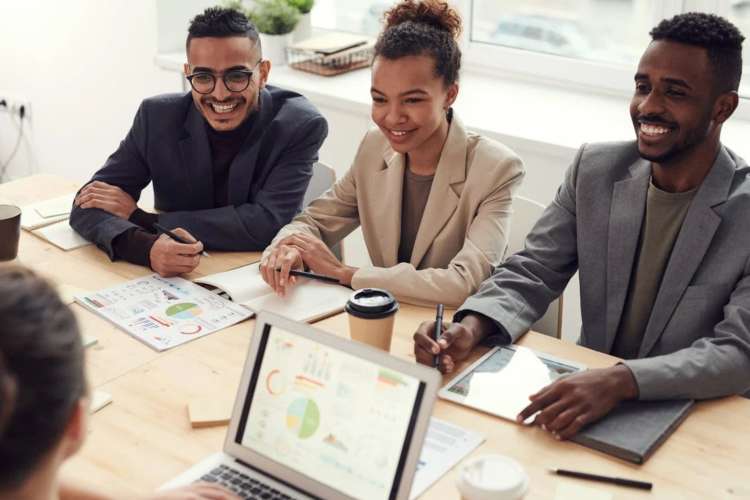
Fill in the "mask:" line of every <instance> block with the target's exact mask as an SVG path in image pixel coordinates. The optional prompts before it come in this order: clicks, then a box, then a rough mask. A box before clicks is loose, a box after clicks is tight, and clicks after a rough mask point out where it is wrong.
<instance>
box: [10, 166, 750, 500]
mask: <svg viewBox="0 0 750 500" xmlns="http://www.w3.org/2000/svg"><path fill="white" fill-rule="evenodd" d="M76 188H77V186H76V185H75V184H73V183H71V182H69V181H65V180H63V179H61V178H58V177H52V176H34V177H30V178H25V179H21V180H18V181H14V182H10V183H7V184H3V185H0V203H8V202H11V203H16V204H24V203H29V202H33V201H39V200H44V199H48V198H51V197H54V196H58V195H61V194H65V193H68V192H71V191H74V190H75V189H76ZM258 258H259V254H258V253H257V252H255V253H253V252H247V253H219V252H212V253H211V257H210V258H204V259H202V261H201V265H200V266H199V267H198V269H196V271H195V272H194V273H193V274H192V275H191V276H188V278H190V277H197V276H199V275H204V274H210V273H214V272H218V271H222V270H227V269H232V268H235V267H238V266H240V265H243V264H246V263H250V262H253V261H256V260H257V259H258ZM17 260H18V262H19V263H21V264H23V265H26V266H28V267H31V268H33V269H35V270H37V271H39V272H41V273H43V274H45V275H46V276H48V277H50V278H51V279H53V280H54V281H55V282H57V283H58V284H66V285H72V286H76V287H79V288H82V289H85V290H96V289H100V288H104V287H107V286H110V285H114V284H117V283H120V282H123V281H125V280H127V279H132V278H134V277H137V276H142V275H146V274H149V271H148V270H147V269H144V268H141V267H138V266H134V265H130V264H127V263H122V262H116V263H112V262H110V261H109V259H108V258H107V257H106V256H105V255H104V254H103V253H102V252H101V251H99V250H98V249H96V248H95V247H94V246H88V247H84V248H80V249H77V250H73V251H70V252H63V251H62V250H59V249H57V248H56V247H54V246H52V245H51V244H49V243H47V242H45V241H44V240H42V239H39V238H37V237H36V236H34V235H32V234H30V233H28V232H25V231H22V235H21V242H20V250H19V257H18V259H17ZM71 307H72V308H73V310H74V311H75V313H76V316H77V317H78V319H79V321H80V324H81V327H82V330H83V332H84V333H86V334H90V335H94V336H95V337H97V339H98V343H97V344H96V345H94V346H93V347H92V348H89V350H88V352H87V370H88V376H89V380H90V383H91V385H92V387H93V388H96V389H102V390H104V391H107V392H109V393H110V394H111V395H112V397H113V400H114V402H113V404H111V405H109V406H107V407H105V408H104V409H102V410H100V411H99V412H97V413H96V414H94V415H93V417H92V419H91V432H90V435H89V438H88V440H87V442H86V444H85V446H84V448H83V450H82V451H81V452H80V453H79V454H78V455H77V456H76V457H74V458H73V459H71V460H70V461H69V462H68V463H67V464H66V466H65V467H64V472H63V473H64V475H65V476H66V477H71V478H76V479H80V480H82V481H85V482H86V483H88V484H91V485H94V486H99V487H101V488H103V489H105V490H107V491H111V492H117V493H119V494H120V495H122V496H123V497H124V498H130V497H135V496H137V495H140V494H143V493H146V492H148V491H150V490H153V489H155V488H156V487H158V486H159V485H160V484H162V483H164V482H165V481H167V480H168V479H170V478H172V477H173V476H175V475H177V474H178V473H180V472H181V471H183V470H184V469H186V468H187V467H189V466H190V465H192V464H193V463H195V462H197V461H198V460H200V459H202V458H203V457H205V456H207V455H209V454H211V453H213V452H215V451H218V450H220V449H221V446H222V443H223V439H224V434H225V431H226V427H215V428H206V429H192V428H191V427H190V424H189V422H188V418H187V410H186V404H187V402H188V401H190V400H191V399H194V398H205V397H215V398H216V399H217V400H228V401H229V400H231V399H232V398H233V396H234V394H235V392H236V388H237V384H238V382H239V377H240V374H241V370H242V367H243V363H244V361H245V355H246V352H247V348H248V345H249V341H250V337H251V335H252V331H253V327H254V321H253V320H250V321H245V322H243V323H240V324H238V325H235V326H233V327H231V328H227V329H225V330H222V331H220V332H217V333H215V334H212V335H209V336H206V337H203V338H200V339H197V340H195V341H193V342H190V343H188V344H185V345H182V346H178V347H176V348H174V349H172V350H169V351H166V352H163V353H157V352H155V351H153V350H151V349H150V348H148V347H146V346H145V345H143V344H141V343H140V342H138V341H136V340H135V339H133V338H131V337H130V336H128V335H127V334H125V333H124V332H122V331H119V330H117V329H116V328H115V327H114V326H112V325H111V324H110V323H108V322H106V321H105V320H103V319H100V318H99V317H98V316H95V315H94V314H92V313H90V312H88V311H86V310H84V309H83V308H81V307H80V306H78V305H77V304H74V305H72V306H71ZM433 315H434V311H433V310H432V309H428V308H421V307H416V306H410V305H406V304H402V308H401V310H400V311H399V313H398V315H397V318H396V325H395V334H394V341H393V345H392V349H391V351H392V354H394V355H396V356H399V357H404V358H408V359H412V360H413V358H414V356H413V352H412V340H411V337H412V334H413V332H414V330H415V329H416V327H417V325H418V324H419V323H420V322H421V321H423V320H426V319H430V318H431V317H432V316H433ZM315 326H316V327H318V328H322V329H324V330H328V331H330V332H333V333H336V334H338V335H341V336H348V326H347V319H346V316H345V315H344V314H339V315H336V316H332V317H330V318H328V319H325V320H322V321H319V322H317V323H316V324H315ZM520 344H522V345H525V346H528V347H532V348H535V349H538V350H541V351H545V352H548V353H551V354H554V355H556V356H559V357H562V358H566V359H570V360H573V361H577V362H580V363H583V364H585V365H587V366H589V367H604V366H609V365H611V364H612V363H613V362H614V361H615V360H616V358H613V357H611V356H608V355H605V354H601V353H598V352H595V351H592V350H589V349H585V348H582V347H579V346H576V345H573V344H570V343H566V342H562V341H559V340H556V339H553V338H550V337H545V336H543V335H539V334H536V333H533V332H532V333H529V334H527V335H525V336H524V337H523V339H522V340H521V342H520ZM480 354H481V352H478V353H477V354H476V355H477V356H478V355H480ZM448 379H449V377H447V378H446V379H445V381H446V382H447V381H448ZM434 415H435V416H436V417H439V418H442V419H445V420H448V421H451V422H454V423H456V424H459V425H461V426H463V427H465V428H468V429H472V430H475V431H478V432H480V433H482V434H484V435H485V436H486V437H487V440H486V442H485V443H484V444H483V445H482V446H480V447H479V448H478V449H477V450H476V451H475V452H474V453H473V455H478V454H484V453H502V454H505V455H509V456H511V457H513V458H515V459H516V460H518V461H519V462H521V463H522V464H523V466H524V468H525V469H526V472H527V473H528V475H529V478H530V490H529V492H528V494H527V496H526V498H535V499H536V498H544V499H548V498H549V499H551V498H556V496H555V495H556V493H557V491H558V487H561V486H566V483H567V486H574V487H580V486H582V487H585V488H589V489H591V488H593V489H595V490H596V492H598V493H604V494H608V495H611V496H609V498H616V499H621V498H622V499H625V498H647V497H649V496H650V497H652V498H701V499H705V498H715V499H718V498H727V499H729V498H747V497H750V486H748V483H747V477H746V476H747V474H748V472H750V465H749V464H750V462H748V459H749V457H750V400H746V399H744V398H740V397H729V398H723V399H720V400H715V401H705V402H701V403H699V404H698V405H697V407H696V408H695V410H694V411H693V413H692V414H691V415H690V416H689V417H688V419H687V420H686V421H685V422H684V423H683V424H682V425H681V426H680V428H679V429H678V430H677V431H676V432H675V434H673V435H672V437H670V438H669V440H667V442H666V443H665V444H664V445H663V446H662V447H661V448H660V449H659V450H657V452H656V453H655V454H654V456H653V457H652V458H651V459H650V460H649V461H648V462H647V463H646V464H644V465H641V466H637V465H633V464H630V463H627V462H623V461H620V460H617V459H614V458H611V457H609V456H607V455H604V454H601V453H598V452H595V451H593V450H590V449H588V448H585V447H582V446H579V445H576V444H573V443H569V442H558V441H556V440H554V439H553V438H551V437H550V436H549V435H548V434H547V433H546V432H544V431H542V430H540V429H538V428H534V427H531V428H529V427H522V426H519V425H516V424H514V423H512V422H508V421H504V420H501V419H498V418H495V417H491V416H489V415H486V414H483V413H480V412H477V411H473V410H471V409H468V408H465V407H463V406H460V405H457V404H454V403H450V402H446V401H442V400H438V402H437V403H436V405H435V409H434ZM552 467H564V468H569V469H577V470H584V471H590V472H596V473H600V474H606V475H611V476H621V477H630V478H634V479H640V480H645V481H651V482H653V483H654V489H653V491H652V492H651V493H648V492H642V491H638V490H633V489H628V488H623V487H618V486H610V485H605V484H600V483H588V482H587V483H583V482H581V481H576V480H573V479H566V478H561V477H558V476H554V475H551V474H549V473H548V472H547V469H548V468H552ZM455 479H456V469H454V470H452V471H451V472H450V473H448V474H447V475H446V476H444V477H443V478H442V479H441V480H440V481H438V482H437V483H436V484H435V485H433V486H432V487H431V488H430V489H429V490H428V491H427V492H426V493H425V495H423V497H422V498H429V499H433V498H434V499H443V498H458V496H459V495H458V491H457V490H456V487H455ZM576 496H578V495H576ZM558 498H559V497H558Z"/></svg>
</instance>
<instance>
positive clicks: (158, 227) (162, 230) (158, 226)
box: [153, 222, 210, 257]
mask: <svg viewBox="0 0 750 500" xmlns="http://www.w3.org/2000/svg"><path fill="white" fill-rule="evenodd" d="M153 226H154V229H156V230H157V231H159V232H160V233H164V234H166V235H167V236H169V237H170V238H172V239H173V240H175V241H176V242H177V243H182V244H183V245H192V244H193V243H195V242H194V241H187V240H186V239H185V238H181V237H179V236H177V235H176V234H174V233H173V232H172V231H170V230H169V229H167V228H166V227H164V226H162V225H161V224H159V223H158V222H154V224H153ZM201 255H202V256H204V257H210V256H209V255H208V253H207V252H206V251H205V250H204V251H202V252H201Z"/></svg>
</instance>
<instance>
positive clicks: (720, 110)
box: [714, 90, 740, 125]
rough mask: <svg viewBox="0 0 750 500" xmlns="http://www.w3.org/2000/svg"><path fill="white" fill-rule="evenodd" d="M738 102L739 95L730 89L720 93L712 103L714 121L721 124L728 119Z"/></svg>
mask: <svg viewBox="0 0 750 500" xmlns="http://www.w3.org/2000/svg"><path fill="white" fill-rule="evenodd" d="M739 102H740V96H739V95H738V94H737V92H736V91H734V90H732V91H729V92H724V93H723V94H721V95H720V96H719V97H718V98H717V99H716V102H715V103H714V121H715V122H716V123H717V124H718V125H721V124H722V123H724V122H725V121H727V120H728V119H729V117H730V116H732V114H733V113H734V111H735V110H736V109H737V106H738V105H739Z"/></svg>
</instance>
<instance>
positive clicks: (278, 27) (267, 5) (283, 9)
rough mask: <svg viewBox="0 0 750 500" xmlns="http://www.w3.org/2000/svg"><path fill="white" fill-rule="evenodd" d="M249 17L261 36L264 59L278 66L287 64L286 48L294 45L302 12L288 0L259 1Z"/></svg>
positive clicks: (249, 13) (248, 14)
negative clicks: (294, 36)
mask: <svg viewBox="0 0 750 500" xmlns="http://www.w3.org/2000/svg"><path fill="white" fill-rule="evenodd" d="M247 16H248V17H249V18H250V20H251V21H252V22H253V24H255V27H256V28H257V30H258V33H259V34H260V44H261V48H262V50H263V58H264V59H268V60H270V61H271V63H273V64H276V65H277V66H282V65H284V64H285V63H286V47H287V45H290V44H291V43H292V32H293V31H294V28H295V26H297V22H299V19H300V12H299V11H298V10H297V9H296V8H294V7H292V6H291V5H289V3H288V2H287V0H259V1H257V2H255V6H254V7H253V8H251V9H250V11H249V12H248V13H247Z"/></svg>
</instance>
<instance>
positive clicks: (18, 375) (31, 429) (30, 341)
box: [0, 267, 87, 491]
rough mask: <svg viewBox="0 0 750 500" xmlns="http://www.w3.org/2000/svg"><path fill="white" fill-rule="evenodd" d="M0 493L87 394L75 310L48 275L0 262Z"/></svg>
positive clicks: (43, 450) (20, 476) (57, 434)
mask: <svg viewBox="0 0 750 500" xmlns="http://www.w3.org/2000/svg"><path fill="white" fill-rule="evenodd" d="M0 318H2V321H0V357H1V358H2V359H3V360H4V366H2V367H0V464H2V467H0V491H5V490H13V489H15V488H17V487H18V486H19V485H21V484H22V483H23V482H24V481H25V480H26V479H27V477H28V476H29V474H31V473H32V472H33V471H34V470H35V468H36V467H37V466H38V464H39V463H40V461H41V460H43V459H44V457H45V455H46V454H47V453H48V452H49V451H50V450H51V449H52V448H54V447H55V446H56V445H57V443H58V442H59V441H60V438H61V437H62V435H63V432H64V431H65V427H66V426H67V424H68V421H69V420H70V416H71V415H72V412H73V410H74V408H75V405H76V404H78V402H79V401H80V398H81V397H83V396H84V395H85V394H86V391H87V388H86V380H85V377H84V367H83V362H84V354H83V346H82V345H81V337H80V335H79V333H78V324H77V323H76V319H75V317H74V316H73V312H72V311H71V310H70V309H69V308H68V306H66V305H65V304H64V303H63V302H62V300H60V297H59V296H58V294H57V292H56V291H55V289H54V288H52V286H51V285H50V284H49V283H48V282H47V281H45V280H44V279H42V278H40V277H38V276H37V275H36V274H34V273H33V272H31V271H29V270H26V269H23V268H20V267H0Z"/></svg>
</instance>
